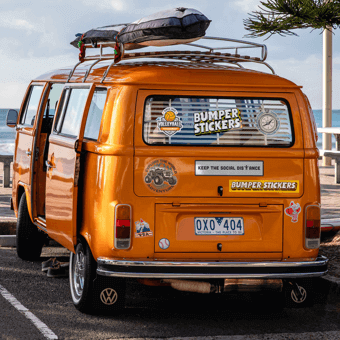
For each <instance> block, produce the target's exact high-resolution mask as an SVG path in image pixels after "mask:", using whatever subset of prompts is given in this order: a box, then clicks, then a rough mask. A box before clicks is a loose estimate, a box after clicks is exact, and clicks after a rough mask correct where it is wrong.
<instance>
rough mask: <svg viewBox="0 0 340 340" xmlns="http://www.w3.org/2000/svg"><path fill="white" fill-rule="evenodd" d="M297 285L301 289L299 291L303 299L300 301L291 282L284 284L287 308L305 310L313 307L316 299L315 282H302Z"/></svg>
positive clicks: (297, 282)
mask: <svg viewBox="0 0 340 340" xmlns="http://www.w3.org/2000/svg"><path fill="white" fill-rule="evenodd" d="M296 284H297V286H298V288H299V291H300V293H301V295H302V297H301V299H300V300H298V298H297V296H296V294H295V292H294V289H293V285H292V284H291V282H285V283H284V298H285V306H286V307H288V308H304V307H309V306H312V305H313V298H314V288H313V280H312V279H309V280H307V279H306V280H302V281H301V280H300V281H296Z"/></svg>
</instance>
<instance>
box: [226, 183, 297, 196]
mask: <svg viewBox="0 0 340 340" xmlns="http://www.w3.org/2000/svg"><path fill="white" fill-rule="evenodd" d="M299 190H300V188H299V181H275V180H274V181H270V180H268V181H261V180H260V181H229V191H230V192H244V191H246V192H259V191H262V192H278V193H287V192H290V193H296V194H297V193H299Z"/></svg>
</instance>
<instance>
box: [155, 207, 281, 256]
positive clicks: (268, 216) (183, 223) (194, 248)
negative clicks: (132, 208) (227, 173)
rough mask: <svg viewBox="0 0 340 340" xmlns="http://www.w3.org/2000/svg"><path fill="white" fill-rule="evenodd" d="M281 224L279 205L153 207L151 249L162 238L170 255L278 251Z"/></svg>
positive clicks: (157, 248) (156, 245)
mask: <svg viewBox="0 0 340 340" xmlns="http://www.w3.org/2000/svg"><path fill="white" fill-rule="evenodd" d="M282 221H283V206H282V205H269V206H266V207H260V206H259V205H214V204H181V205H180V206H177V207H176V206H173V205H172V204H156V223H155V226H156V228H155V229H156V231H155V242H156V244H155V249H156V251H158V250H160V249H162V244H159V240H161V239H164V238H166V239H168V240H171V247H169V248H167V249H162V251H167V252H172V253H177V252H180V253H197V252H199V253H213V252H223V253H248V252H260V253H266V252H282ZM163 248H165V247H163Z"/></svg>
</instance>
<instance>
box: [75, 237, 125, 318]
mask: <svg viewBox="0 0 340 340" xmlns="http://www.w3.org/2000/svg"><path fill="white" fill-rule="evenodd" d="M96 267H97V266H96V261H95V260H94V258H93V256H92V254H91V250H90V248H89V246H88V245H87V243H86V242H85V241H83V242H79V243H78V245H77V247H76V252H75V254H73V253H71V256H70V272H69V273H70V276H69V278H70V289H71V295H72V300H73V303H74V305H75V307H76V308H77V309H78V310H79V311H81V312H83V313H89V314H92V313H97V312H104V313H114V312H116V311H118V310H120V309H121V308H123V307H124V300H125V281H124V280H123V279H120V278H108V277H103V276H97V274H96Z"/></svg>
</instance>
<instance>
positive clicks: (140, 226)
mask: <svg viewBox="0 0 340 340" xmlns="http://www.w3.org/2000/svg"><path fill="white" fill-rule="evenodd" d="M135 226H136V233H135V237H147V236H152V235H153V234H152V231H151V229H150V226H149V223H147V222H145V221H143V220H142V219H140V221H137V222H135Z"/></svg>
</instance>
